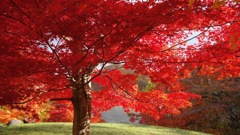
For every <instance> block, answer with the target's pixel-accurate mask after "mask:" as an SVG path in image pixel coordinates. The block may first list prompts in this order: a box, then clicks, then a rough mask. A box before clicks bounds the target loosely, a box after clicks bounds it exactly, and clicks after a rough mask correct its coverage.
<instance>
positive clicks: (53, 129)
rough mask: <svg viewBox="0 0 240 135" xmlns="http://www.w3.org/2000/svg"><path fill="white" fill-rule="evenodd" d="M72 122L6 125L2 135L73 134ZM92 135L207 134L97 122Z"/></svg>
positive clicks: (0, 132)
mask: <svg viewBox="0 0 240 135" xmlns="http://www.w3.org/2000/svg"><path fill="white" fill-rule="evenodd" d="M71 129H72V124H71V123H35V124H34V123H31V124H23V125H20V126H12V127H4V128H1V129H0V135H71ZM91 135H206V134H204V133H199V132H194V131H187V130H181V129H175V128H165V127H159V126H147V125H131V124H113V123H96V124H91Z"/></svg>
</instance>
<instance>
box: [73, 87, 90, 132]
mask: <svg viewBox="0 0 240 135" xmlns="http://www.w3.org/2000/svg"><path fill="white" fill-rule="evenodd" d="M80 87H81V86H80ZM72 103H73V108H74V118H73V129H72V134H73V135H89V133H90V120H91V93H90V89H89V87H88V86H86V87H85V88H83V87H82V88H76V89H73V97H72Z"/></svg>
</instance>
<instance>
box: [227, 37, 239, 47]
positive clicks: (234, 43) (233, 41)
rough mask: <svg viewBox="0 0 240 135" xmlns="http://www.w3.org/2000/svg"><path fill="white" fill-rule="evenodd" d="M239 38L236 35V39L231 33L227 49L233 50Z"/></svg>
mask: <svg viewBox="0 0 240 135" xmlns="http://www.w3.org/2000/svg"><path fill="white" fill-rule="evenodd" d="M239 40H240V37H238V38H237V39H236V37H235V36H233V35H231V36H230V40H229V43H230V47H229V49H230V50H231V51H233V50H235V49H236V48H237V47H238V44H237V42H238V41H239Z"/></svg>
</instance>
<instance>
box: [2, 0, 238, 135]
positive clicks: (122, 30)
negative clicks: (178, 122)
mask: <svg viewBox="0 0 240 135" xmlns="http://www.w3.org/2000/svg"><path fill="white" fill-rule="evenodd" d="M237 2H238V1H234V0H233V1H227V2H224V3H219V2H212V1H209V0H201V1H200V0H196V1H193V0H190V1H188V0H168V1H154V0H149V1H128V0H105V1H99V0H87V1H86V0H75V1H69V0H30V1H21V0H2V1H1V2H0V24H1V26H2V28H1V29H0V33H1V34H0V43H1V46H0V49H1V55H0V58H1V59H0V63H1V65H0V67H1V68H0V75H1V76H0V79H1V82H0V83H1V84H0V85H1V88H0V103H1V104H2V105H4V104H20V103H26V102H29V101H32V100H34V99H35V102H36V103H38V102H43V101H45V100H48V99H51V100H70V101H71V102H72V104H73V110H74V115H73V116H74V119H73V135H80V134H89V128H90V127H89V124H90V118H91V114H92V113H91V97H92V95H91V90H90V87H89V83H90V82H91V81H93V80H94V79H96V80H98V81H99V83H101V84H102V85H103V86H104V85H106V86H107V84H109V85H110V86H112V87H111V91H110V88H107V89H105V90H104V89H103V90H101V91H100V92H99V93H101V94H99V95H98V96H97V95H95V94H93V97H94V98H101V101H102V102H100V103H101V104H97V105H102V106H104V107H103V108H105V109H108V108H109V107H111V106H112V105H111V104H106V103H105V102H104V100H105V99H111V101H112V104H115V105H116V104H120V105H123V106H125V107H127V108H128V107H131V108H133V109H135V110H136V111H140V112H141V111H142V112H145V113H149V114H151V115H153V116H155V118H156V119H157V118H158V117H161V115H160V114H164V113H177V112H178V108H182V107H183V108H184V107H185V106H187V105H190V104H189V102H188V99H189V98H190V97H192V96H193V95H191V94H188V93H184V92H182V86H181V85H179V82H178V80H179V78H184V77H186V76H188V75H189V73H190V71H191V70H193V69H195V68H196V67H198V66H200V65H202V73H203V74H209V73H214V72H215V71H218V72H219V73H220V74H219V77H220V78H221V77H224V76H239V74H240V73H239V72H238V71H239V50H240V48H239V41H240V40H239V25H240V23H239V18H240V17H239V4H238V3H237ZM192 33H199V34H198V35H196V36H194V37H190V38H189V35H191V34H192ZM194 38H198V40H199V41H198V42H197V43H195V44H193V45H190V44H189V43H188V41H190V40H191V39H194ZM109 64H122V65H123V66H124V67H125V68H127V69H132V70H134V72H135V74H142V75H146V76H149V77H150V78H151V80H152V81H153V82H161V83H164V84H166V85H167V86H168V87H169V88H170V89H169V91H171V90H174V91H176V92H175V93H172V94H164V93H163V92H162V91H161V90H153V91H150V92H146V93H141V92H138V91H137V90H136V88H134V83H133V78H134V75H121V74H119V73H116V76H111V75H114V74H112V73H113V72H106V71H105V70H103V69H104V67H106V66H107V65H109ZM226 71H227V72H226ZM99 75H101V76H99ZM97 77H102V79H97ZM119 77H120V78H121V81H119V80H116V79H117V78H119ZM103 80H106V81H104V82H103ZM125 88H126V89H125ZM112 92H115V93H114V94H112ZM121 95H124V97H125V98H124V99H126V98H129V101H128V100H125V101H122V100H118V99H117V98H120V97H123V96H121ZM99 96H101V97H99ZM120 99H121V98H120ZM155 99H156V100H155ZM153 100H154V101H153ZM134 101H136V102H134ZM96 102H97V101H96ZM126 103H131V104H130V105H125V104H126ZM150 110H152V111H150Z"/></svg>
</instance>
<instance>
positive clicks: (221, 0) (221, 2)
mask: <svg viewBox="0 0 240 135" xmlns="http://www.w3.org/2000/svg"><path fill="white" fill-rule="evenodd" d="M224 4H225V1H224V0H214V2H213V9H217V8H219V7H220V6H222V5H224Z"/></svg>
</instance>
